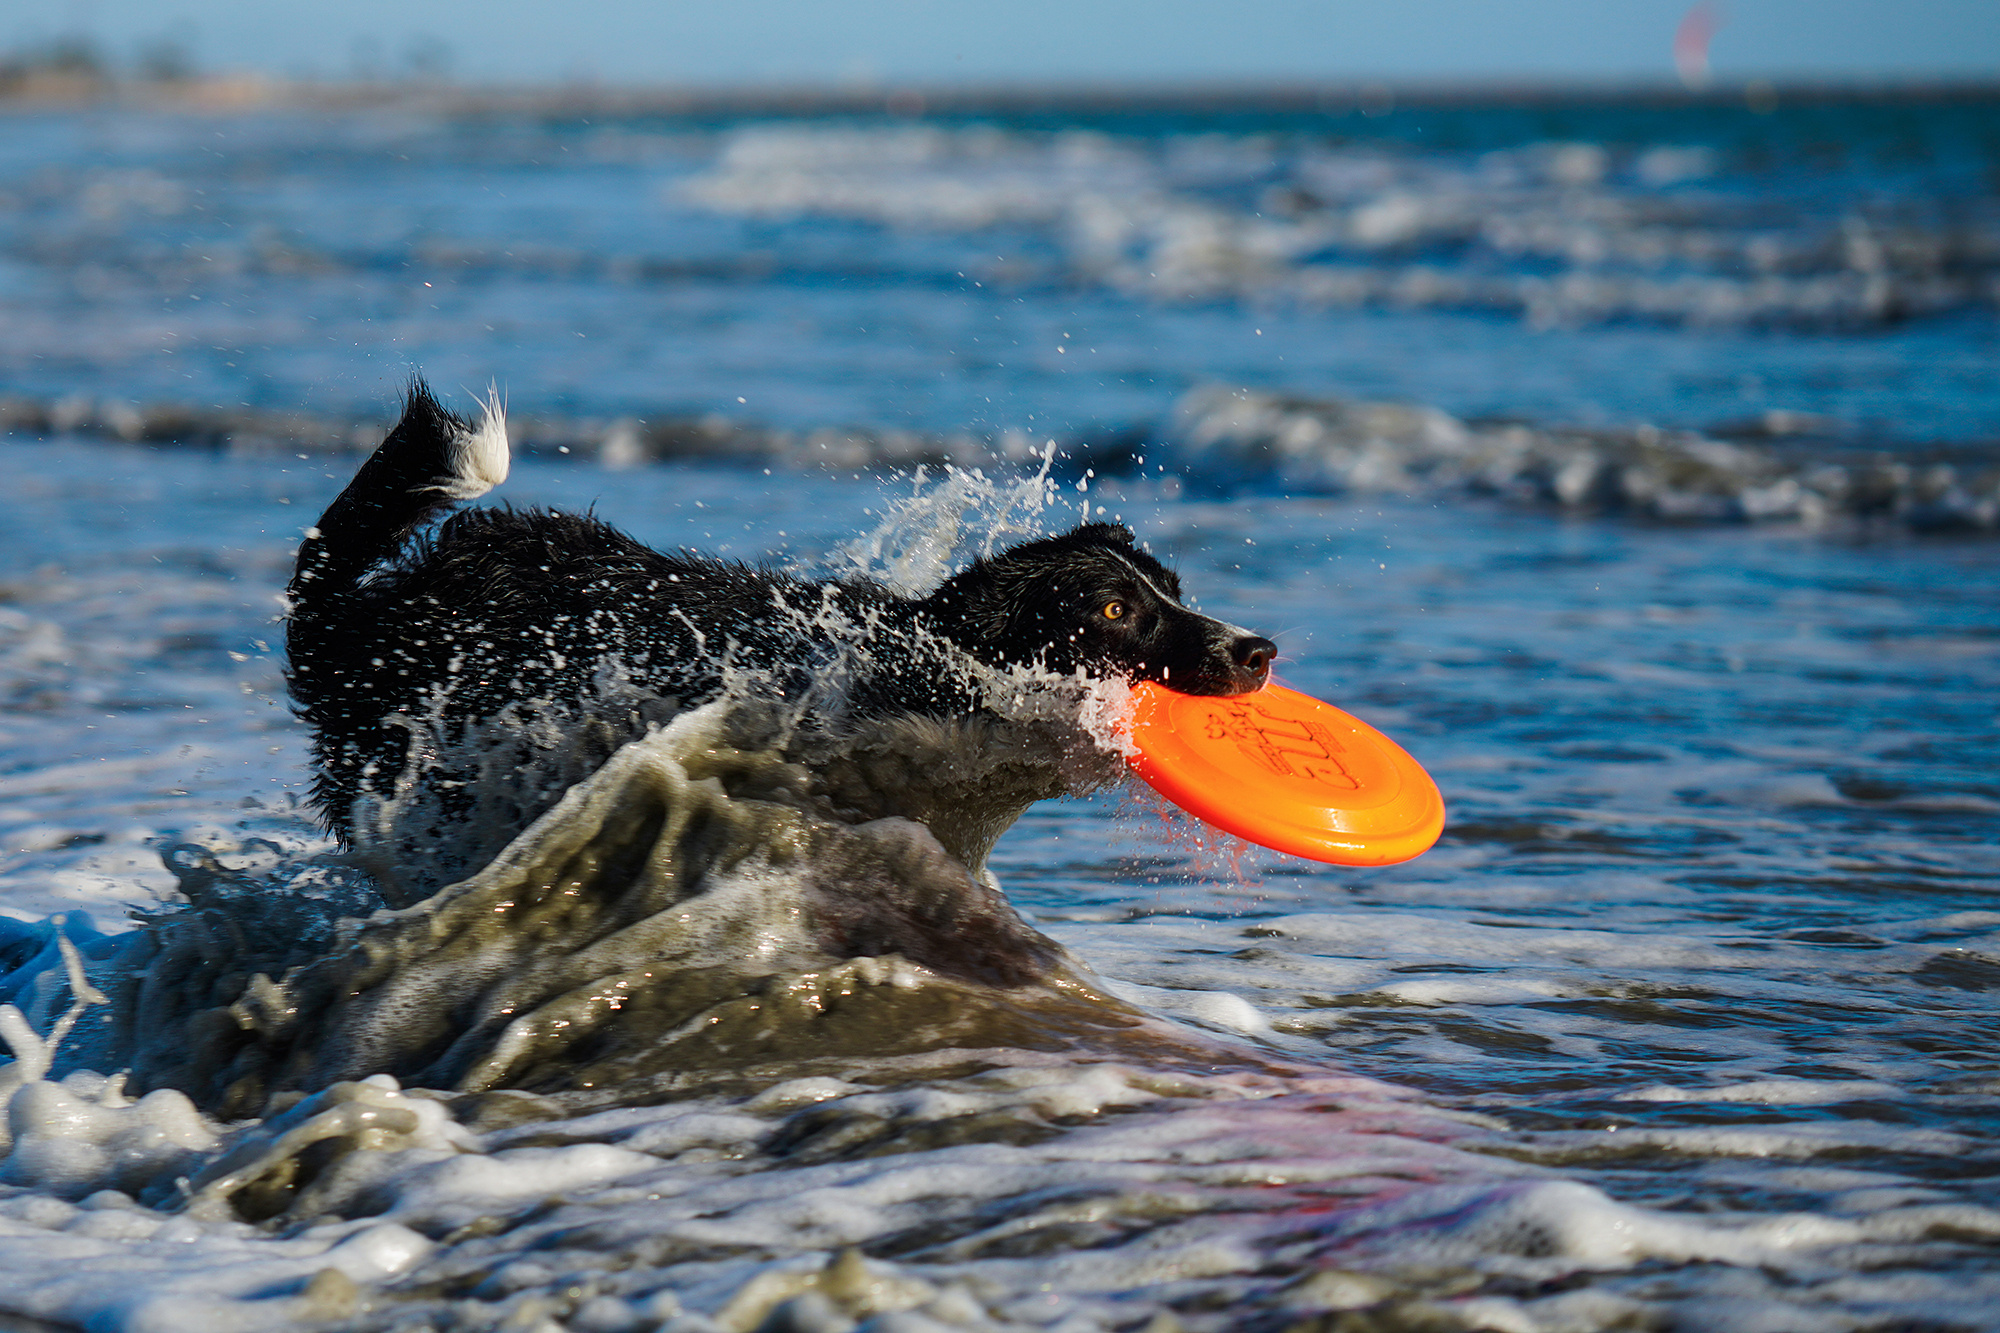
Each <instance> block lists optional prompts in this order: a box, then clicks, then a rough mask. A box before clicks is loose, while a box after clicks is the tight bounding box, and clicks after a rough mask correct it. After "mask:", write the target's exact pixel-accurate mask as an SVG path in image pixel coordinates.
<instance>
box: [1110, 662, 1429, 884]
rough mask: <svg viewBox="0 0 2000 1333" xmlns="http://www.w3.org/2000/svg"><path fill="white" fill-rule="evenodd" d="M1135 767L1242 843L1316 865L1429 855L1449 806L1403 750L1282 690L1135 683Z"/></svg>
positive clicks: (1325, 706)
mask: <svg viewBox="0 0 2000 1333" xmlns="http://www.w3.org/2000/svg"><path fill="white" fill-rule="evenodd" d="M1132 704H1133V707H1132V723H1131V738H1132V745H1133V747H1134V749H1135V750H1136V751H1137V752H1136V753H1135V754H1133V755H1132V756H1130V759H1129V762H1130V763H1131V765H1132V768H1133V770H1134V771H1135V772H1136V773H1138V775H1139V776H1140V777H1141V778H1143V779H1145V780H1146V782H1147V783H1148V784H1150V785H1151V786H1152V787H1153V789H1154V790H1156V791H1158V792H1159V793H1160V794H1161V795H1162V796H1165V797H1166V798H1167V799H1168V800H1170V801H1172V802H1173V803H1174V804H1175V805H1178V806H1179V807H1181V809H1183V810H1186V811H1187V812H1188V813H1189V814H1192V815H1195V816H1198V817H1199V818H1201V819H1204V820H1206V821H1208V822H1209V823H1211V824H1213V825H1215V826H1216V827H1217V828H1220V829H1223V830H1226V831H1227V832H1230V833H1234V834H1235V835H1236V836H1238V837H1239V838H1248V839H1249V840H1250V841H1251V842H1254V843H1258V844H1260V845H1261V846H1265V847H1269V848H1271V849H1273V850H1274V851H1280V852H1289V853H1291V854H1292V855H1293V856H1304V857H1308V858H1310V859H1312V860H1315V861H1331V862H1334V863H1335V864H1337V865H1349V866H1386V865H1394V864H1395V863H1396V862H1398V861H1407V860H1409V859H1410V858H1411V857H1414V856H1421V855H1422V854H1423V853H1425V852H1426V851H1429V850H1430V847H1431V844H1432V843H1434V842H1436V841H1437V840H1438V834H1439V833H1441V832H1443V830H1444V798H1443V797H1442V796H1441V795H1439V794H1438V788H1437V783H1435V782H1433V781H1432V780H1431V775H1430V774H1428V773H1426V772H1424V770H1423V766H1422V765H1420V764H1418V763H1417V761H1416V760H1414V759H1412V758H1410V756H1409V754H1408V753H1407V752H1406V751H1405V750H1404V749H1403V747H1402V746H1400V745H1398V744H1396V742H1394V741H1392V740H1390V739H1389V738H1388V737H1387V736H1384V735H1383V734H1382V733H1381V732H1379V731H1377V730H1375V728H1373V727H1371V726H1369V725H1368V724H1367V723H1366V722H1363V721H1362V720H1361V719H1360V718H1358V717H1353V716H1350V715H1349V714H1347V713H1343V712H1342V711H1340V710H1339V709H1338V708H1335V707H1334V706H1333V705H1332V704H1327V703H1321V702H1320V701H1319V700H1318V699H1315V698H1313V697H1311V696H1310V695H1305V694H1300V693H1299V692H1298V691H1297V690H1288V689H1286V688H1285V687H1284V686H1282V685H1266V686H1265V687H1264V688H1263V689H1261V690H1258V691H1256V692H1255V693H1254V694H1234V695H1222V696H1213V695H1196V694H1180V693H1177V692H1176V691H1173V690H1169V689H1167V688H1165V687H1164V686H1161V685H1156V684H1153V683H1152V682H1150V681H1142V682H1140V683H1139V684H1137V685H1135V686H1133V687H1132Z"/></svg>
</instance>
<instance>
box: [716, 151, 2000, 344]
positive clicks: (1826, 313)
mask: <svg viewBox="0 0 2000 1333" xmlns="http://www.w3.org/2000/svg"><path fill="white" fill-rule="evenodd" d="M1733 169H1737V168H1736V166H1735V164H1733V163H1731V162H1730V161H1729V160H1728V159H1727V158H1726V157H1725V156H1724V154H1723V153H1722V152H1720V151H1718V150H1717V149H1716V148H1714V147H1710V146H1706V145H1701V144H1651V145H1641V146H1636V147H1631V146H1619V145H1606V144H1598V143H1590V142H1582V143H1576V142H1569V143H1565V142H1548V143H1536V144H1527V145H1524V146H1521V147H1517V148H1508V149H1500V150H1494V151H1489V152H1485V153H1476V154H1475V153H1457V154H1452V153H1433V154H1423V155H1419V154H1413V153H1404V152H1398V151H1395V150H1394V149H1391V148H1386V147H1371V146H1341V145H1338V144H1332V143H1319V142H1312V141H1306V142H1303V143H1301V142H1294V141H1291V140H1288V139H1282V138H1279V137H1277V136H1261V137H1235V136H1228V135H1222V134H1207V135H1189V136H1181V137H1169V138H1166V139H1163V140H1157V141H1145V140H1131V139H1122V138H1114V137H1112V136H1109V135H1105V134H1101V133H1097V132H1093V131H1089V130H1080V129H1078V130H1066V131H1062V132H1057V133H1050V134H1042V135H1036V134H1024V133H1016V132H1008V131H1002V130H999V129H995V128H990V127H973V128H963V129H954V128H947V127H942V126H926V125H919V126H902V127H840V126H824V125H803V124H782V125H758V126H749V127H744V128H740V129H737V130H734V131H732V132H731V133H730V134H729V136H728V137H727V139H726V140H725V142H724V145H723V148H722V151H721V152H720V154H719V156H718V158H717V160H716V162H715V164H714V166H713V167H711V168H710V169H709V170H707V171H706V172H703V173H701V174H699V175H697V176H696V177H694V178H693V179H692V180H690V181H688V182H686V183H685V184H684V185H683V186H682V187H681V188H682V190H683V192H684V194H685V196H686V197H687V198H690V199H692V200H694V201H697V202H699V203H701V204H703V205H706V206H707V207H709V208H712V209H716V210H718V211H722V212H728V213H736V214H744V215H749V216H756V217H772V218H787V217H801V216H821V217H835V218H854V219H860V220H865V221H868V222H874V223H879V224H882V225H886V226H895V227H918V228H928V229H935V230H943V231H955V232H978V231H990V232H995V233H996V234H1005V233H1007V232H1009V231H1011V232H1014V233H1016V234H1018V233H1020V232H1023V231H1026V232H1029V233H1031V234H1032V235H1034V236H1035V237H1037V243H1036V244H1034V245H1032V246H1029V247H1027V250H1028V253H1026V254H1025V255H1023V254H1016V255H1013V256H1002V257H996V258H995V259H994V260H993V261H992V263H991V264H989V265H988V266H987V267H986V269H985V270H984V271H983V272H982V274H981V276H982V277H983V278H985V279H986V280H988V281H992V282H996V283H1000V284H1007V283H1014V282H1021V281H1035V282H1050V283H1064V284H1067V283H1078V282H1082V283H1088V284H1093V285H1103V286H1107V287H1111V288H1114V289H1116V290H1119V291H1124V292H1129V293H1131V294H1134V295H1137V296H1143V297H1147V298H1153V299H1160V300H1169V301H1190V300H1193V301H1206V300H1216V299H1235V300H1249V301H1256V302H1273V301H1276V302H1296V303H1299V304H1302V305H1306V306H1321V307H1350V308H1352V307H1386V308H1422V307H1434V308H1444V309H1460V310H1489V311H1497V312H1505V313H1509V314H1514V315H1519V316H1521V317H1523V318H1525V319H1527V320H1528V321H1530V322H1532V323H1536V324H1587V323H1597V322H1604V321H1644V322H1661V323H1667V324H1687V325H1774V326H1797V327H1844V326H1855V327H1865V326H1870V325H1879V324H1883V323H1887V322H1891V321H1896V320H1903V319H1909V318H1913V317H1919V316H1928V315H1937V314H1942V313H1945V312H1948V311H1953V310H1960V309H1968V308H1990V307H1991V306H1993V305H1994V304H1995V303H1996V302H2000V212H1996V211H1995V210H1994V208H1993V206H1992V201H1991V200H1990V199H1982V198H1980V197H1979V196H1978V194H1977V192H1973V193H1970V194H1967V195H1965V196H1964V197H1939V198H1932V199H1928V200H1922V201H1919V200H1916V199H1913V198H1906V199H1904V200H1902V201H1900V202H1899V203H1897V204H1895V205H1893V206H1891V205H1887V204H1884V203H1882V202H1880V201H1878V200H1876V199H1872V198H1871V197H1870V193H1869V191H1867V190H1866V189H1865V188H1863V187H1861V186H1860V185H1859V184H1858V183H1857V182H1854V181H1848V180H1845V179H1842V178H1840V177H1838V176H1837V175H1836V176H1834V177H1832V178H1830V179H1829V178H1825V177H1819V176H1811V177H1809V178H1807V179H1805V180H1802V181H1797V182H1792V183H1791V184H1790V187H1789V188H1788V189H1780V190H1778V191H1775V192H1774V194H1775V197H1772V198H1766V199H1763V200H1761V201H1759V202H1758V203H1756V204H1754V205H1753V204H1751V203H1749V202H1748V201H1746V200H1745V199H1743V198H1742V197H1741V196H1740V194H1738V193H1737V192H1735V191H1733V190H1732V189H1731V188H1730V187H1729V180H1728V177H1729V175H1730V174H1731V172H1732V170H1733ZM1014 248H1016V249H1019V248H1020V247H1018V246H1017V247H1014Z"/></svg>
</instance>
